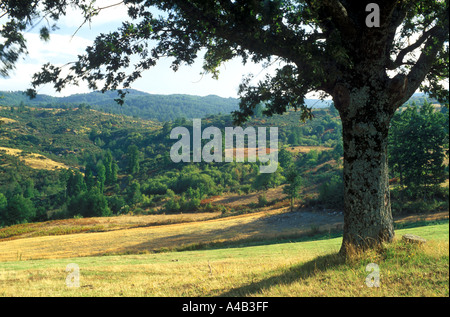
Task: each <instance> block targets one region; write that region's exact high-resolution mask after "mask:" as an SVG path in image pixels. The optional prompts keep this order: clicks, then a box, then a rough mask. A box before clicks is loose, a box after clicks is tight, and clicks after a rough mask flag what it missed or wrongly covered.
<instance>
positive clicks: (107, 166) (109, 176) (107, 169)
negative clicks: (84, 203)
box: [103, 149, 114, 185]
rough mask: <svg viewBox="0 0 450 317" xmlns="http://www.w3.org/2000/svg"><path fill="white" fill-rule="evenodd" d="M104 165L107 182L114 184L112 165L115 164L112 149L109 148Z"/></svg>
mask: <svg viewBox="0 0 450 317" xmlns="http://www.w3.org/2000/svg"><path fill="white" fill-rule="evenodd" d="M103 165H104V166H105V184H108V185H111V184H113V183H114V182H113V175H112V172H113V171H112V166H113V156H112V153H111V150H110V149H108V150H107V151H106V153H105V156H104V158H103Z"/></svg>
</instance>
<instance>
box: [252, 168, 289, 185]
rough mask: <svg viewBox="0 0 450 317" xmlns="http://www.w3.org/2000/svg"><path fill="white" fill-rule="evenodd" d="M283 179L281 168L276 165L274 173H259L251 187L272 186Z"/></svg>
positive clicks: (279, 183) (280, 182)
mask: <svg viewBox="0 0 450 317" xmlns="http://www.w3.org/2000/svg"><path fill="white" fill-rule="evenodd" d="M284 181H285V178H284V176H283V168H282V167H278V169H277V170H276V171H275V172H274V173H260V174H259V175H258V176H256V178H255V181H254V182H253V188H254V189H256V190H262V189H268V188H274V187H277V186H279V185H281V184H282V183H283V182H284Z"/></svg>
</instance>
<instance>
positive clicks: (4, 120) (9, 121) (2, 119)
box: [0, 117, 17, 123]
mask: <svg viewBox="0 0 450 317" xmlns="http://www.w3.org/2000/svg"><path fill="white" fill-rule="evenodd" d="M14 122H17V121H16V120H14V119H10V118H3V117H0V123H14Z"/></svg>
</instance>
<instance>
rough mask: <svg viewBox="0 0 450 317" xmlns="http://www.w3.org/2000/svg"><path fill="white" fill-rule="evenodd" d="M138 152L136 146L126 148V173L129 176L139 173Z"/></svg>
mask: <svg viewBox="0 0 450 317" xmlns="http://www.w3.org/2000/svg"><path fill="white" fill-rule="evenodd" d="M139 161H140V152H139V148H138V147H137V146H136V145H134V144H133V145H130V146H129V147H128V171H129V173H130V174H131V175H135V174H137V173H139V170H140V166H139Z"/></svg>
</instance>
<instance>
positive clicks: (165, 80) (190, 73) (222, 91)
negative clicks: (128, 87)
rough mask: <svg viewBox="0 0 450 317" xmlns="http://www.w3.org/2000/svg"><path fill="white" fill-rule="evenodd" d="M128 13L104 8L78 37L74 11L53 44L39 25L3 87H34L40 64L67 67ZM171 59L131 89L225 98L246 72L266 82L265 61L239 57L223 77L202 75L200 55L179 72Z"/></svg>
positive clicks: (43, 90) (0, 80)
mask: <svg viewBox="0 0 450 317" xmlns="http://www.w3.org/2000/svg"><path fill="white" fill-rule="evenodd" d="M97 3H98V5H99V6H102V5H103V6H104V5H107V4H111V1H97ZM124 16H126V8H124V7H123V6H117V7H113V8H109V9H105V10H103V11H101V12H100V15H99V16H97V17H95V18H94V19H93V23H92V24H91V25H88V24H86V25H84V26H83V27H82V28H81V29H80V30H78V32H77V33H76V34H75V35H74V33H75V32H76V30H77V29H78V27H79V26H80V25H82V23H83V17H82V15H81V13H80V12H78V11H74V10H70V11H69V12H68V14H67V16H65V17H63V18H62V19H61V20H60V21H59V22H58V26H59V28H60V29H59V30H57V31H55V32H53V33H52V35H51V39H50V41H49V42H42V41H41V40H39V36H38V30H39V27H36V28H35V29H33V30H31V31H30V32H28V33H27V34H26V39H27V42H28V50H29V54H28V56H27V57H26V58H25V59H23V60H21V61H20V62H19V63H18V64H17V66H16V70H15V71H14V72H13V73H11V75H10V77H9V78H0V90H8V91H15V90H25V89H27V88H30V82H31V77H32V75H33V74H34V73H35V72H37V71H38V70H39V69H40V68H41V65H43V64H44V63H46V62H51V63H52V64H54V65H64V64H66V63H68V62H72V61H75V60H76V56H77V55H78V54H82V53H83V52H84V49H85V48H86V46H87V45H89V44H91V43H92V41H93V40H94V39H95V36H96V35H98V34H99V33H101V32H108V31H111V30H115V29H116V28H117V27H118V26H120V24H121V22H122V19H123V17H124ZM169 66H170V60H168V59H166V60H160V61H159V62H158V65H157V66H155V67H153V68H152V69H150V70H148V71H146V72H145V73H143V76H142V78H141V79H139V80H137V81H136V82H135V83H134V84H133V87H132V88H133V89H138V90H141V91H145V92H148V93H153V94H191V95H199V96H206V95H211V94H213V95H218V96H221V97H238V94H237V92H238V87H239V84H240V83H241V80H242V77H243V75H247V74H249V73H253V74H254V75H256V77H255V80H256V81H258V80H262V79H263V78H264V74H265V71H264V69H263V67H262V66H261V65H254V64H247V65H245V66H244V65H242V63H241V61H240V60H233V61H230V62H228V63H226V64H225V65H224V66H223V67H222V69H221V72H220V74H221V75H220V76H219V80H215V79H212V78H211V76H210V75H205V76H202V75H201V72H202V60H201V59H198V61H197V62H196V64H194V65H193V66H183V67H181V68H180V69H179V70H178V71H177V72H173V71H172V70H171V69H170V67H169ZM86 92H89V89H88V88H87V86H86V85H83V84H81V85H80V86H79V87H77V86H73V87H68V88H67V89H65V90H63V91H62V92H61V93H60V94H58V93H56V92H55V91H54V90H53V89H52V87H51V85H45V86H42V87H39V89H38V93H41V94H49V95H54V96H66V95H71V94H74V93H86Z"/></svg>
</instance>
